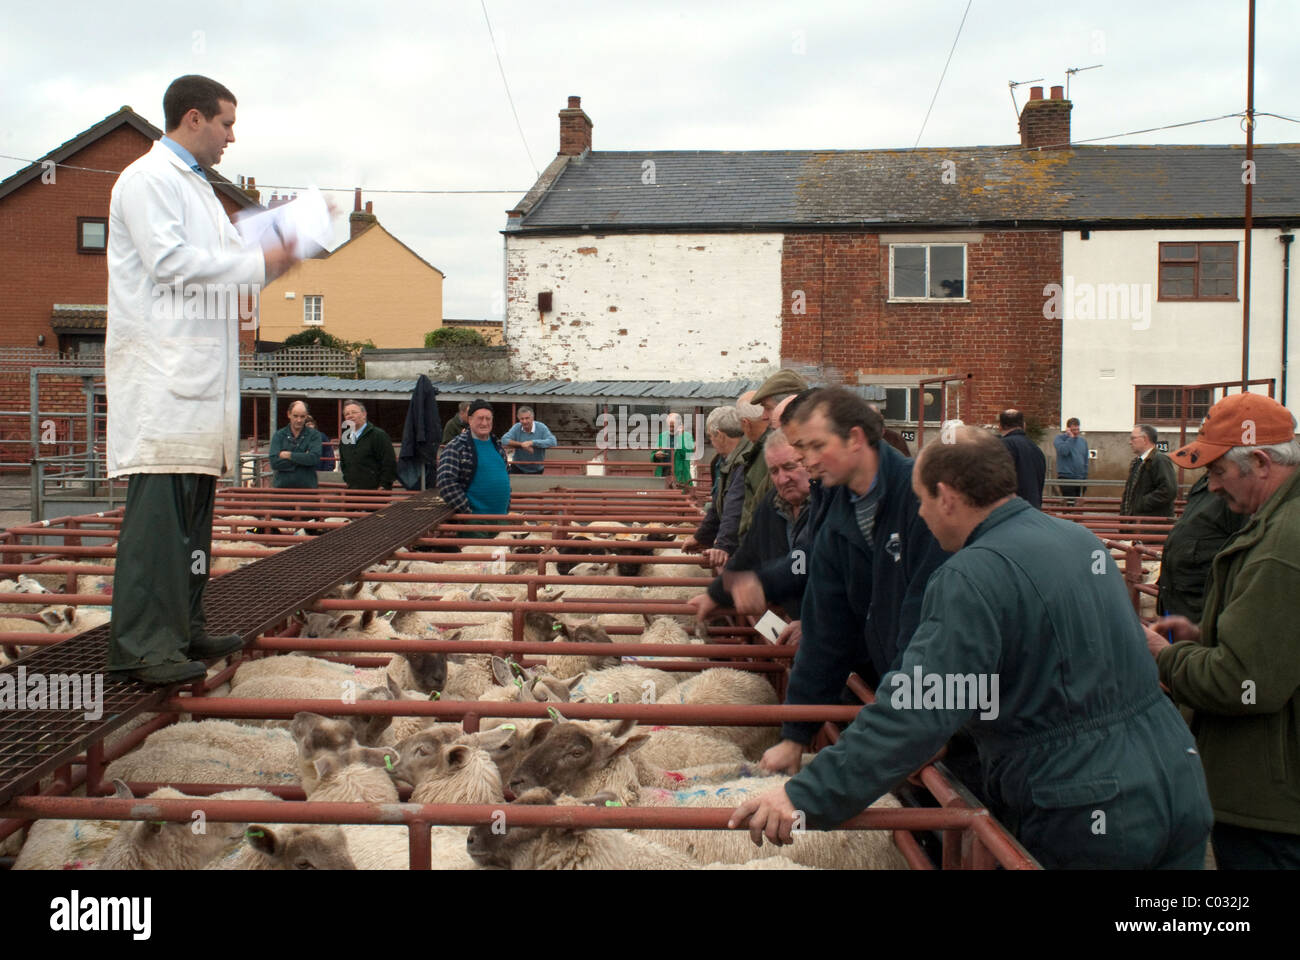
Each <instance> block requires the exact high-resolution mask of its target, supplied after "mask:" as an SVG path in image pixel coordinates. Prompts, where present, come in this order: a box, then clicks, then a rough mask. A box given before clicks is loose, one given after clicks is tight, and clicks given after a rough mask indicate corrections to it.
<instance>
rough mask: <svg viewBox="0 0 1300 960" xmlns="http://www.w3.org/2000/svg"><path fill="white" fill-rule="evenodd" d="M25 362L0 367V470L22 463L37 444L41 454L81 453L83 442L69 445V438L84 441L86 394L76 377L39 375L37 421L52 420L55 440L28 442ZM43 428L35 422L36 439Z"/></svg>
mask: <svg viewBox="0 0 1300 960" xmlns="http://www.w3.org/2000/svg"><path fill="white" fill-rule="evenodd" d="M28 370H29V366H28V365H22V364H17V363H14V364H6V365H4V366H3V367H0V411H5V412H4V413H0V471H3V470H5V469H14V465H15V464H26V463H27V462H28V461H29V460H30V459H31V458H32V457H33V456H34V455H35V453H34V449H35V447H39V453H40V455H41V456H56V455H62V454H69V453H76V454H82V453H84V452H85V447H84V445H81V446H77V447H75V448H74V447H72V446H70V445H69V444H70V443H71V442H72V441H78V442H79V443H84V441H85V439H86V421H85V409H86V393H85V391H84V390H83V389H82V381H81V378H80V377H75V376H70V377H63V376H58V375H57V374H42V375H41V379H40V389H41V400H40V407H39V408H38V411H39V414H40V421H41V422H44V421H45V420H47V419H48V420H53V421H54V427H55V429H54V438H55V443H54V444H53V445H49V444H36V445H34V444H33V443H32V440H33V438H32V436H31V422H30V420H29V419H28V417H27V415H26V413H10V412H8V411H27V410H28V409H29V408H30V407H31V385H30V381H29V379H28V376H29V375H28ZM42 432H43V428H42V427H41V426H40V425H39V424H38V426H37V435H36V438H35V439H36V440H40V439H41V434H42Z"/></svg>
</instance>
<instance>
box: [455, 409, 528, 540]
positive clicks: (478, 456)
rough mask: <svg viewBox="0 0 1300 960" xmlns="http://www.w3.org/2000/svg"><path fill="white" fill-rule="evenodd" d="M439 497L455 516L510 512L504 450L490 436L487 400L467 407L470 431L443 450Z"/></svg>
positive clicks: (490, 414)
mask: <svg viewBox="0 0 1300 960" xmlns="http://www.w3.org/2000/svg"><path fill="white" fill-rule="evenodd" d="M438 495H439V496H441V497H442V499H443V502H445V503H446V504H447V506H449V507H452V508H453V509H455V511H456V512H457V513H498V514H503V513H508V512H509V511H510V471H509V470H508V469H507V467H506V451H505V447H503V446H502V445H501V441H500V439H498V438H497V437H496V436H495V435H494V434H493V433H492V404H490V403H488V402H487V401H486V400H475V401H474V402H473V403H471V404H470V405H469V429H468V430H466V431H465V432H464V433H462V434H459V435H458V436H457V437H456V438H455V439H454V440H452V441H451V443H449V444H447V446H446V447H445V448H444V449H443V451H442V456H441V458H439V460H438ZM486 535H487V534H484V536H486Z"/></svg>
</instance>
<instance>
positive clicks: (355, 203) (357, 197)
mask: <svg viewBox="0 0 1300 960" xmlns="http://www.w3.org/2000/svg"><path fill="white" fill-rule="evenodd" d="M352 209H353V211H358V210H360V209H361V188H360V187H357V188H355V193H354V194H353V196H352Z"/></svg>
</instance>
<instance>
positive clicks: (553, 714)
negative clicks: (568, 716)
mask: <svg viewBox="0 0 1300 960" xmlns="http://www.w3.org/2000/svg"><path fill="white" fill-rule="evenodd" d="M546 715H547V716H548V717H550V718H551V719H552V720H554V721H555V722H556V723H559V722H560V711H558V710H556V709H555V708H554V707H547V708H546Z"/></svg>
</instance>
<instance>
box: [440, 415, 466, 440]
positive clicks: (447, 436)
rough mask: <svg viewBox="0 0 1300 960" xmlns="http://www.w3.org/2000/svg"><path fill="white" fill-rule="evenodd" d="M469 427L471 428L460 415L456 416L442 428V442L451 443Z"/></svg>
mask: <svg viewBox="0 0 1300 960" xmlns="http://www.w3.org/2000/svg"><path fill="white" fill-rule="evenodd" d="M467 426H469V424H467V423H466V422H465V421H464V420H462V419H461V418H460V414H459V413H458V414H456V415H455V416H454V417H452V418H451V419H450V420H448V421H447V425H446V426H445V427H443V428H442V442H443V443H444V444H448V443H451V442H452V441H453V440H455V439H456V437H457V436H459V435H460V432H461V431H462V430H464V429H465V428H466V427H467Z"/></svg>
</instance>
